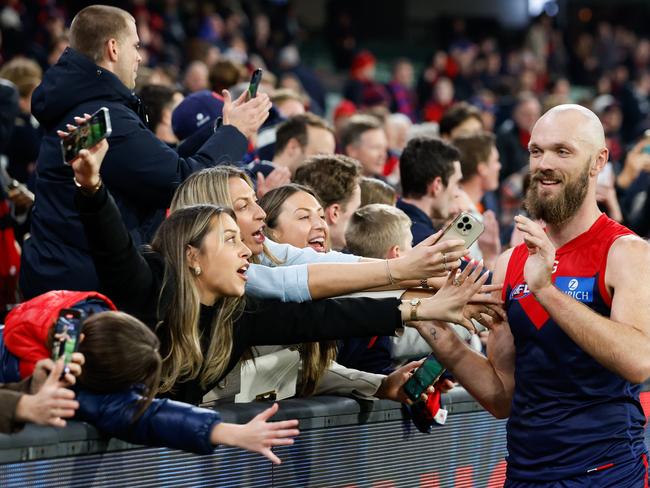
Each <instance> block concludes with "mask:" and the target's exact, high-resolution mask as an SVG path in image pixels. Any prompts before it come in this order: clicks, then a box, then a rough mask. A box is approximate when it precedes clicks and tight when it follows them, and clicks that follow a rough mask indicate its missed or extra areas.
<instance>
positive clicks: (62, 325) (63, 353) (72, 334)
mask: <svg viewBox="0 0 650 488" xmlns="http://www.w3.org/2000/svg"><path fill="white" fill-rule="evenodd" d="M84 318H85V316H84V314H83V313H82V312H81V311H80V310H75V309H74V308H64V309H62V310H61V311H60V312H59V318H58V319H57V321H56V324H55V325H54V341H53V342H52V360H53V361H58V360H59V358H61V357H63V358H64V360H63V362H64V364H65V367H64V372H65V373H67V372H69V368H68V364H70V361H71V360H72V353H74V352H77V350H78V349H79V334H80V333H81V323H82V321H83V319H84Z"/></svg>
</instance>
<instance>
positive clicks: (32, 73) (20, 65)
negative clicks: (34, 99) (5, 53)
mask: <svg viewBox="0 0 650 488" xmlns="http://www.w3.org/2000/svg"><path fill="white" fill-rule="evenodd" d="M0 78H5V79H7V80H9V81H11V82H12V83H13V84H14V85H16V88H18V94H19V95H20V97H21V98H26V97H29V96H31V94H32V92H33V91H34V89H35V88H36V87H37V86H38V85H40V83H41V80H42V79H43V70H42V69H41V67H40V66H39V65H38V63H37V62H36V61H34V60H32V59H27V58H14V59H12V60H11V61H9V62H8V63H7V64H5V65H4V66H3V67H2V69H0Z"/></svg>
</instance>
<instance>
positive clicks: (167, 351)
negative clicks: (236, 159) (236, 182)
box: [151, 205, 244, 392]
mask: <svg viewBox="0 0 650 488" xmlns="http://www.w3.org/2000/svg"><path fill="white" fill-rule="evenodd" d="M224 213H225V214H228V215H230V216H231V217H232V218H233V219H235V214H234V212H233V211H232V210H231V209H229V208H223V207H217V206H214V205H193V206H189V207H184V208H180V209H178V210H176V211H175V212H172V214H171V215H170V216H169V218H167V219H166V220H165V221H164V222H163V223H162V224H161V226H160V227H159V229H158V231H157V232H156V236H155V237H154V239H153V241H152V243H151V248H152V249H153V250H154V251H156V252H158V253H160V254H161V255H162V256H163V258H164V260H165V265H166V266H165V273H164V276H163V284H162V287H161V290H160V296H159V301H158V317H160V318H161V319H162V320H161V321H160V322H159V323H158V325H157V332H158V336H159V337H160V338H161V355H162V358H163V366H162V374H161V381H162V384H161V387H160V391H163V392H166V391H170V390H172V389H173V386H174V384H175V383H176V382H177V381H179V380H183V381H187V380H193V379H197V378H198V379H199V380H200V383H201V386H202V387H204V388H206V387H207V386H209V385H210V384H213V383H215V382H216V381H218V379H219V378H220V377H221V376H222V374H223V372H224V371H225V369H226V366H227V365H228V362H229V361H230V356H231V353H232V345H233V322H234V320H235V318H236V317H235V316H236V315H237V314H238V313H240V311H241V310H242V308H243V303H244V302H243V298H241V297H226V298H221V299H220V300H218V302H217V303H215V307H217V309H218V312H217V313H216V314H215V316H214V318H213V319H212V324H211V326H210V330H209V333H210V343H209V346H208V351H207V353H206V354H205V357H204V354H203V352H202V348H201V331H200V330H199V319H200V311H201V301H200V296H199V290H198V287H197V284H196V277H195V276H194V275H193V274H192V273H191V272H190V267H189V264H188V262H187V257H186V250H187V248H188V246H192V247H196V248H199V249H201V248H202V246H203V239H204V238H205V235H206V234H207V233H208V232H210V231H211V230H212V229H214V228H215V226H218V227H219V229H220V230H221V231H222V230H223V229H222V219H223V214H224ZM162 307H165V308H164V309H163V308H162Z"/></svg>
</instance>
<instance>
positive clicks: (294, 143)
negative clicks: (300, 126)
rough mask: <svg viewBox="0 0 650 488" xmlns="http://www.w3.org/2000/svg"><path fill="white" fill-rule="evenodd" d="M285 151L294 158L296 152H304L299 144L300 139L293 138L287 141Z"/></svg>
mask: <svg viewBox="0 0 650 488" xmlns="http://www.w3.org/2000/svg"><path fill="white" fill-rule="evenodd" d="M284 150H285V151H287V154H289V155H291V156H293V155H294V154H296V152H300V151H302V146H301V145H300V143H299V142H298V139H296V138H295V137H292V138H291V139H289V140H288V141H287V146H286V147H285V149H284Z"/></svg>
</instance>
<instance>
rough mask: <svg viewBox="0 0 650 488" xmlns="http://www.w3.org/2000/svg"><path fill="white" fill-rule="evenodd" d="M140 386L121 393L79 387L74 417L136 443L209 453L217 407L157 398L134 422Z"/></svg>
mask: <svg viewBox="0 0 650 488" xmlns="http://www.w3.org/2000/svg"><path fill="white" fill-rule="evenodd" d="M140 398H141V397H140V394H139V392H138V389H137V387H133V388H131V389H130V390H128V391H125V392H121V393H107V394H99V393H92V392H90V391H88V390H85V389H83V388H76V399H77V401H78V402H79V409H78V410H77V412H76V413H75V417H74V419H75V420H81V421H83V422H88V423H89V424H92V425H94V426H95V427H97V429H99V430H101V431H102V432H105V433H106V434H108V435H110V436H112V437H117V438H118V439H122V440H124V441H127V442H131V443H133V444H145V445H148V446H156V447H169V448H172V449H181V450H183V451H190V452H195V453H197V454H210V453H212V452H213V450H214V446H213V445H212V443H211V442H210V433H211V432H212V428H213V426H214V425H215V424H217V423H219V422H221V417H220V416H219V414H218V413H217V412H215V411H214V410H208V409H206V408H199V407H195V406H193V405H188V404H187V403H181V402H176V401H174V400H169V399H167V398H164V399H155V400H154V401H153V402H152V403H151V405H149V407H148V408H147V409H146V410H145V412H144V413H143V414H142V415H141V416H140V417H139V418H138V419H137V420H136V421H135V422H132V419H133V415H134V414H135V412H137V410H138V404H137V402H138V400H140Z"/></svg>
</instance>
